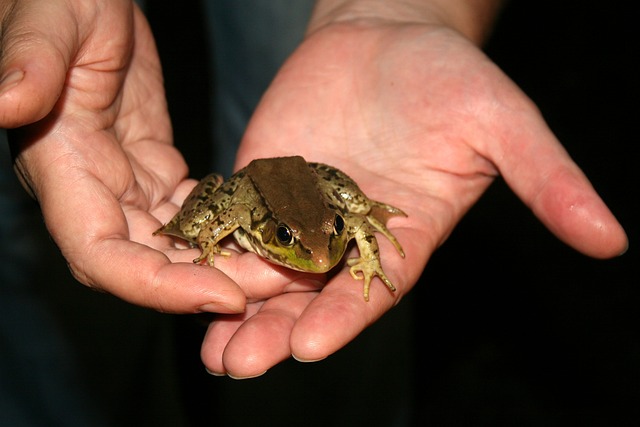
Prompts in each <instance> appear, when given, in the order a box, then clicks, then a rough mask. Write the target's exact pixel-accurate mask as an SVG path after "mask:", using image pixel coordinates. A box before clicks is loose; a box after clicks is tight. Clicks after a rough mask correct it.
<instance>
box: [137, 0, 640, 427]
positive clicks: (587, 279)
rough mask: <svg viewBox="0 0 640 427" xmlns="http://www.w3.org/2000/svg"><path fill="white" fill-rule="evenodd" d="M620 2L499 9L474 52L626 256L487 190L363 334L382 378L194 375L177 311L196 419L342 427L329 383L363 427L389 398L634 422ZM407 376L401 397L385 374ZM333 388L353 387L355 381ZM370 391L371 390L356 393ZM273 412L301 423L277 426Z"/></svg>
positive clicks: (181, 46) (178, 111)
mask: <svg viewBox="0 0 640 427" xmlns="http://www.w3.org/2000/svg"><path fill="white" fill-rule="evenodd" d="M164 3H165V2H158V3H154V4H151V5H149V18H150V20H151V22H152V25H153V27H154V30H156V33H157V39H158V44H159V49H160V52H161V56H162V58H163V64H164V68H165V76H166V79H167V96H168V98H169V105H170V110H171V113H172V118H173V120H174V126H175V139H176V141H177V144H178V145H179V146H180V147H181V148H182V149H183V151H184V152H185V156H186V157H187V159H188V161H189V163H190V165H191V167H192V175H193V176H202V175H204V174H205V173H206V172H208V170H206V168H207V165H206V159H207V155H203V154H207V153H208V151H207V150H208V148H207V146H208V145H209V142H210V136H209V135H210V129H209V123H210V120H209V111H208V105H209V104H208V99H206V94H207V93H208V89H207V88H208V87H209V85H211V84H212V82H211V77H210V76H207V74H206V73H207V71H208V68H207V66H208V64H207V63H205V62H203V61H202V54H201V53H200V50H201V49H203V44H204V43H205V42H204V38H203V37H202V35H201V30H202V28H201V27H200V23H199V21H198V19H197V18H198V16H196V15H197V12H195V15H194V16H190V14H194V12H193V11H190V10H189V8H175V7H172V6H171V5H170V4H167V5H163V4H164ZM168 3H171V2H168ZM624 4H625V3H623V2H613V3H607V4H606V5H604V4H602V3H596V2H586V4H585V3H583V2H580V3H575V2H558V1H518V2H511V3H510V4H509V5H508V6H507V8H506V9H505V11H504V13H503V14H502V17H501V19H500V20H499V22H498V25H497V27H496V29H495V32H494V34H493V36H492V38H491V39H490V41H489V43H488V44H487V46H486V52H487V54H488V55H489V56H490V57H491V58H492V59H493V60H494V61H495V62H496V63H497V64H498V65H499V66H500V67H501V68H502V69H503V70H504V71H505V72H506V73H507V74H508V75H509V76H510V77H511V78H512V79H513V80H514V81H515V82H516V83H517V84H518V85H520V87H522V88H523V89H524V91H525V92H526V93H527V94H528V95H529V96H530V97H531V98H532V99H533V100H534V101H535V102H536V103H537V105H538V106H539V107H540V109H541V111H542V113H543V115H544V117H545V119H546V120H547V121H548V123H549V125H550V127H551V128H552V129H553V131H554V132H555V133H556V135H557V136H558V138H559V139H560V140H561V141H562V143H563V144H564V145H565V146H566V148H567V150H568V151H569V153H570V154H571V155H572V157H573V158H574V159H575V161H576V162H577V163H578V164H579V165H580V166H581V167H582V168H583V170H584V171H585V172H586V174H587V175H588V176H589V177H590V179H591V180H592V182H593V185H594V187H595V188H596V190H597V191H598V192H599V193H600V194H601V195H602V197H603V198H604V200H605V202H606V203H607V204H608V205H609V206H610V208H611V209H612V211H613V212H614V214H615V215H616V216H617V217H618V219H619V220H620V221H621V223H622V224H623V226H624V227H625V228H626V230H627V233H628V235H629V237H630V241H631V246H630V249H629V251H628V252H627V253H626V254H625V255H624V256H623V257H620V258H618V259H614V260H608V261H599V260H593V259H590V258H586V257H584V256H582V255H580V254H578V253H576V252H575V251H573V250H572V249H570V248H568V247H566V246H565V245H563V244H562V243H561V242H559V241H558V240H556V239H555V238H554V237H553V236H552V235H551V234H550V233H549V232H548V231H547V230H546V229H545V228H544V227H543V226H542V225H541V224H540V223H539V222H538V221H537V220H536V219H535V217H533V215H532V214H531V213H530V212H529V211H528V210H527V209H526V208H525V207H524V206H523V205H522V204H521V203H520V202H519V200H518V199H517V198H516V197H515V196H514V195H513V194H512V193H511V192H510V191H509V189H508V188H507V187H506V186H505V185H504V183H503V182H502V181H501V180H497V181H496V183H495V184H494V185H493V186H492V187H491V188H490V189H489V191H488V192H487V194H486V195H485V196H484V197H483V198H482V199H481V200H480V202H479V203H478V204H477V205H476V206H475V207H474V208H473V209H472V210H471V211H470V212H469V214H468V215H467V216H466V217H465V218H464V219H463V221H462V222H461V223H460V225H459V226H458V228H457V229H456V230H455V232H454V233H453V234H452V235H451V237H450V238H449V240H448V242H447V243H446V244H445V245H444V246H443V247H442V248H441V249H439V250H438V252H437V253H436V254H435V255H434V256H433V258H432V260H431V261H430V263H429V265H428V267H427V269H426V271H425V272H424V275H423V277H422V279H421V281H420V283H419V284H418V285H417V286H416V288H415V289H414V291H413V292H412V295H411V297H410V298H407V299H406V300H405V301H403V305H406V306H407V307H409V306H410V310H409V314H404V312H403V311H402V309H400V310H397V312H396V311H395V310H394V311H392V312H391V313H389V314H388V316H387V317H385V318H383V319H382V320H381V321H380V323H381V324H382V325H383V326H379V325H374V326H373V327H372V328H371V329H370V330H368V331H366V332H365V333H364V334H363V336H362V337H361V338H359V341H361V342H369V343H375V342H381V343H383V345H390V346H393V345H394V339H398V340H399V341H398V344H397V345H398V346H399V348H398V350H397V354H396V355H395V357H394V358H393V359H389V360H388V363H386V364H383V366H386V368H387V370H386V371H382V372H380V371H367V370H366V369H365V368H364V367H363V366H354V364H353V363H352V362H351V361H350V360H351V359H350V357H349V356H343V355H341V353H338V354H336V355H334V356H332V357H331V358H329V359H328V360H327V361H323V362H321V363H320V364H317V365H318V366H313V365H301V364H299V363H296V362H291V361H290V362H287V363H285V364H283V365H282V366H279V367H276V368H274V369H273V370H272V371H271V372H269V373H268V374H267V375H266V376H265V377H263V378H260V379H256V380H250V381H243V382H234V381H232V380H229V379H223V378H222V379H221V378H208V377H204V376H203V373H202V366H201V365H200V363H199V358H198V350H199V343H200V338H201V334H202V332H203V330H202V329H201V328H200V327H199V326H194V325H195V324H194V323H193V322H191V319H189V318H180V319H179V320H178V322H180V324H181V329H180V330H181V332H180V337H181V338H180V339H181V340H182V343H181V347H180V348H181V354H180V355H179V357H180V360H181V362H182V365H181V366H182V369H183V375H182V381H183V385H184V386H185V387H184V388H185V392H186V396H187V399H186V406H187V408H188V409H189V410H190V411H191V414H192V417H193V420H194V421H195V422H207V421H209V422H211V421H212V420H214V419H220V420H223V421H226V422H227V423H228V424H230V425H239V424H242V422H243V420H251V419H254V418H252V416H253V417H255V419H256V420H264V421H265V422H266V423H267V424H268V423H269V422H268V420H269V419H270V418H269V416H270V415H272V416H277V414H278V413H280V414H281V415H280V417H281V418H279V422H280V424H281V425H282V424H285V425H286V424H287V422H288V421H292V420H296V419H298V418H296V417H302V416H304V415H305V414H306V415H307V416H308V415H309V414H310V412H309V411H317V412H316V414H317V415H318V416H317V418H318V420H322V419H323V415H322V414H326V412H327V411H329V412H331V413H332V416H333V417H334V419H335V422H334V423H332V424H325V425H342V424H343V423H346V424H345V425H349V423H350V422H351V421H350V418H349V417H350V416H351V415H349V414H350V413H351V412H353V411H354V409H353V408H342V407H341V406H340V404H339V403H336V402H335V401H332V400H331V394H332V393H331V387H335V389H334V392H335V394H338V390H337V388H340V392H344V391H345V390H344V388H345V387H351V388H352V390H351V389H350V390H348V392H349V393H354V394H361V395H364V396H365V397H368V398H369V400H367V399H364V400H365V402H367V401H368V402H370V405H368V406H367V405H365V406H364V407H361V408H358V409H357V411H356V412H359V413H360V418H358V419H357V420H360V421H362V422H366V423H368V424H369V425H391V424H392V422H393V420H388V419H387V417H386V416H385V413H395V412H394V408H396V407H398V406H402V407H403V408H404V409H402V410H401V411H400V413H402V414H404V415H403V416H404V418H403V419H404V420H410V422H413V423H415V424H416V425H434V426H440V425H473V426H481V425H490V426H499V425H518V426H529V425H531V426H555V425H558V426H568V425H580V426H600V425H602V426H614V425H615V426H625V425H639V423H640V410H639V409H638V408H639V407H640V375H639V373H640V344H639V339H640V328H639V325H640V321H639V320H640V319H639V318H638V317H639V316H638V313H639V310H638V303H639V302H640V298H639V292H638V285H637V282H638V277H639V275H638V262H639V258H638V251H637V246H636V245H637V241H638V218H640V210H639V206H638V195H639V192H638V187H637V186H638V179H637V175H636V174H637V164H638V162H639V161H640V158H639V157H638V154H637V153H638V143H639V142H640V141H639V138H638V132H637V123H638V121H637V116H638V112H639V108H638V99H639V98H638V97H639V95H640V91H639V90H638V77H639V73H638V71H639V68H638V66H637V64H636V61H637V60H638V59H639V58H638V56H639V53H640V49H639V48H640V46H639V43H638V32H637V29H636V30H634V29H633V28H637V27H636V26H637V22H638V18H639V17H638V16H637V14H635V13H633V12H631V11H630V10H627V8H625V7H623V5H624ZM181 14H183V15H184V16H181ZM167 22H171V23H172V24H171V25H166V23H167ZM176 22H189V25H187V26H184V25H178V24H175V23H176ZM196 141H201V142H202V144H200V143H196ZM406 316H409V317H408V318H406ZM395 318H400V321H399V324H400V325H402V326H403V330H401V331H399V330H395V332H393V330H392V332H391V334H390V335H389V336H388V335H385V334H389V332H388V329H385V328H384V325H385V322H390V323H389V324H393V322H396V321H397V319H395ZM389 319H391V320H389ZM385 331H386V332H385ZM407 337H408V338H407ZM406 342H409V343H411V345H412V347H411V348H409V349H407V348H406V347H403V346H402V345H403V343H406ZM354 346H355V347H357V346H358V344H356V345H354ZM349 351H351V350H350V349H349V348H347V349H346V350H345V352H349ZM356 351H357V350H356ZM365 358H366V356H365ZM359 360H362V359H359ZM364 365H366V363H365V364H364ZM402 370H406V371H407V372H408V375H407V376H406V377H405V378H408V379H405V380H403V381H404V383H403V384H404V385H407V384H408V386H409V388H408V390H410V392H409V393H405V392H403V391H402V390H399V389H397V388H395V386H394V383H393V381H392V380H390V379H389V377H393V376H394V372H396V371H402ZM354 371H356V373H354ZM327 372H330V373H331V376H327V375H326V373H327ZM367 376H369V377H372V378H373V379H371V378H369V379H368V380H367V379H363V377H367ZM300 377H304V378H306V380H305V384H306V385H307V386H308V388H307V389H305V391H304V392H303V393H305V395H304V396H299V394H300V391H299V390H297V389H296V388H295V387H297V386H296V378H297V379H298V380H299V378H300ZM336 378H343V379H344V378H351V380H350V381H348V384H350V386H345V383H344V382H340V381H337V380H336ZM334 381H336V382H335V383H334ZM360 381H362V382H360ZM370 381H373V382H374V383H375V384H377V385H378V387H374V388H373V389H369V388H364V387H365V386H363V385H362V384H369V382H370ZM387 381H388V382H389V384H388V385H387ZM407 381H408V383H407ZM327 389H328V390H329V392H328V393H327ZM313 390H316V392H315V393H314V392H313ZM306 393H308V394H306ZM380 393H386V395H385V396H380V395H379V394H380ZM296 398H297V399H298V400H296ZM300 401H304V404H303V403H300ZM403 402H408V403H409V404H404V405H403ZM236 411H237V412H236ZM270 411H271V412H272V413H271V414H270ZM285 411H293V412H297V415H296V416H292V417H291V419H290V420H289V419H287V418H286V417H285V416H284V415H282V413H284V412H285ZM342 411H344V416H343V412H342ZM311 413H312V412H311ZM234 421H235V422H234ZM292 422H293V421H292ZM322 422H324V421H322ZM322 422H320V421H318V425H321V424H322ZM307 425H310V424H309V423H307Z"/></svg>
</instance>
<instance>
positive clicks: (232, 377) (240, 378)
mask: <svg viewBox="0 0 640 427" xmlns="http://www.w3.org/2000/svg"><path fill="white" fill-rule="evenodd" d="M266 373H267V371H264V372H260V373H259V374H255V375H248V376H246V377H238V376H234V375H231V374H230V373H228V372H227V376H228V377H229V378H231V379H234V380H249V379H251V378H257V377H260V376H262V375H264V374H266Z"/></svg>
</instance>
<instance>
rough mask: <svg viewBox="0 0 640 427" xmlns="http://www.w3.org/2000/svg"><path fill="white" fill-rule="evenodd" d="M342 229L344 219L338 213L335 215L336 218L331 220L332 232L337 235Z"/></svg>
mask: <svg viewBox="0 0 640 427" xmlns="http://www.w3.org/2000/svg"><path fill="white" fill-rule="evenodd" d="M343 231H344V219H343V218H342V217H341V216H340V215H336V219H335V221H334V222H333V234H335V235H336V236H339V235H341V234H342V232H343Z"/></svg>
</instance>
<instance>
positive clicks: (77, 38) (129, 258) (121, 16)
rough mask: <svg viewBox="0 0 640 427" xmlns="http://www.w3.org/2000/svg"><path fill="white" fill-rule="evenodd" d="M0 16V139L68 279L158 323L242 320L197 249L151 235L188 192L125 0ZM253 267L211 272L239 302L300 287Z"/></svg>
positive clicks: (156, 71)
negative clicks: (169, 317)
mask: <svg viewBox="0 0 640 427" xmlns="http://www.w3.org/2000/svg"><path fill="white" fill-rule="evenodd" d="M0 14H1V18H2V21H1V22H2V40H1V43H2V58H1V62H0V75H1V76H3V77H2V81H1V82H0V126H2V127H5V128H18V129H16V130H14V131H12V133H11V140H12V150H13V152H14V155H15V157H16V159H15V165H16V169H17V172H18V174H19V177H20V178H21V179H22V181H23V184H24V185H25V187H26V188H27V189H28V190H29V191H30V192H31V194H32V195H33V196H34V197H35V198H36V199H37V201H38V202H39V204H40V207H41V209H42V213H43V216H44V219H45V222H46V225H47V227H48V230H49V231H50V233H51V235H52V237H53V239H54V240H55V242H56V243H57V245H58V246H59V248H60V250H61V251H62V254H63V255H64V256H65V258H66V259H67V261H68V263H69V267H70V269H71V272H72V273H73V275H74V276H75V277H76V278H77V279H78V280H79V281H80V282H82V283H84V284H86V285H89V286H90V287H92V288H95V289H99V290H101V291H105V292H109V293H112V294H114V295H116V296H118V297H120V298H122V299H124V300H127V301H129V302H132V303H135V304H139V305H143V306H147V307H151V308H155V309H157V310H161V311H167V312H187V313H192V312H199V311H211V312H223V313H237V312H241V311H243V310H244V307H245V293H244V291H243V290H241V289H240V288H239V287H238V286H237V285H236V283H235V281H234V280H232V278H231V277H229V276H227V275H225V274H223V273H221V271H220V270H218V269H211V268H208V267H206V266H202V265H194V264H193V263H192V262H191V260H192V259H193V258H195V257H196V256H197V255H196V254H197V250H191V251H182V250H176V249H175V248H174V246H173V241H172V240H171V239H170V238H168V237H160V236H155V237H154V236H152V232H153V231H154V230H155V229H157V228H158V227H159V226H160V224H161V222H160V221H167V220H168V219H169V218H170V217H171V216H172V215H173V214H174V213H175V211H176V210H177V209H178V206H179V205H180V204H181V202H182V200H183V199H184V197H185V196H186V194H187V192H188V191H189V190H190V188H191V187H192V186H193V185H194V183H195V182H194V181H193V180H186V179H185V177H186V175H187V167H186V165H185V162H184V160H183V158H182V156H181V155H180V153H179V152H178V151H177V150H176V149H175V148H174V147H173V145H172V132H171V125H170V121H169V116H168V112H167V107H166V101H165V97H164V90H163V82H162V73H161V69H160V63H159V60H158V56H157V52H156V49H155V45H154V41H153V37H152V35H151V32H150V29H149V27H148V24H147V22H146V20H145V18H144V17H143V16H142V13H141V12H140V10H138V9H137V7H135V6H134V5H133V4H132V2H131V1H128V0H126V1H124V0H117V1H115V0H110V1H97V0H96V1H91V2H89V1H85V0H81V1H80V0H79V1H75V2H69V1H52V0H43V1H35V2H26V1H25V2H23V1H11V2H9V1H4V2H2V3H0ZM52 23H55V25H52ZM159 220H160V221H159ZM252 260H253V258H249V257H233V258H232V259H229V260H221V261H220V262H219V263H218V264H219V267H220V269H222V270H224V271H226V272H227V273H229V275H231V276H233V279H236V280H238V281H240V279H239V278H242V279H243V280H244V281H246V282H247V283H248V285H247V286H248V288H249V289H251V285H252V284H254V283H255V284H256V286H259V287H260V289H265V287H266V286H269V285H274V286H275V287H276V289H277V290H278V291H281V289H282V288H283V287H286V286H288V285H289V284H291V283H292V282H296V280H297V279H298V278H299V277H301V276H300V275H292V274H290V273H286V274H285V273H283V274H279V273H278V272H277V271H274V270H269V271H268V272H267V273H265V272H264V270H265V269H264V268H263V264H262V263H256V262H251V261H252ZM34 261H35V262H37V260H34ZM246 261H249V262H246ZM255 275H258V276H259V278H260V280H255ZM254 292H255V291H254Z"/></svg>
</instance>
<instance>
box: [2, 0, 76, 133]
mask: <svg viewBox="0 0 640 427" xmlns="http://www.w3.org/2000/svg"><path fill="white" fill-rule="evenodd" d="M5 9H8V10H5V11H3V12H4V13H3V16H2V19H3V23H2V33H1V34H2V35H1V36H0V37H1V39H0V52H1V55H2V57H1V58H0V127H2V128H15V127H19V126H23V125H26V124H30V123H33V122H35V121H38V120H40V119H42V118H43V117H45V116H46V115H47V114H49V113H50V112H51V110H52V109H53V107H54V105H55V104H56V102H57V101H58V99H59V97H60V94H61V93H62V90H63V88H64V83H65V79H66V75H67V70H68V68H69V64H70V63H71V61H72V59H73V58H72V57H73V56H74V55H75V54H76V50H77V46H78V44H79V43H78V40H77V31H75V28H76V24H75V22H74V20H73V19H72V18H73V15H72V12H71V11H70V10H69V9H67V8H66V7H65V6H64V5H61V3H60V2H47V1H33V2H26V4H25V2H22V3H14V5H13V7H9V8H5Z"/></svg>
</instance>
